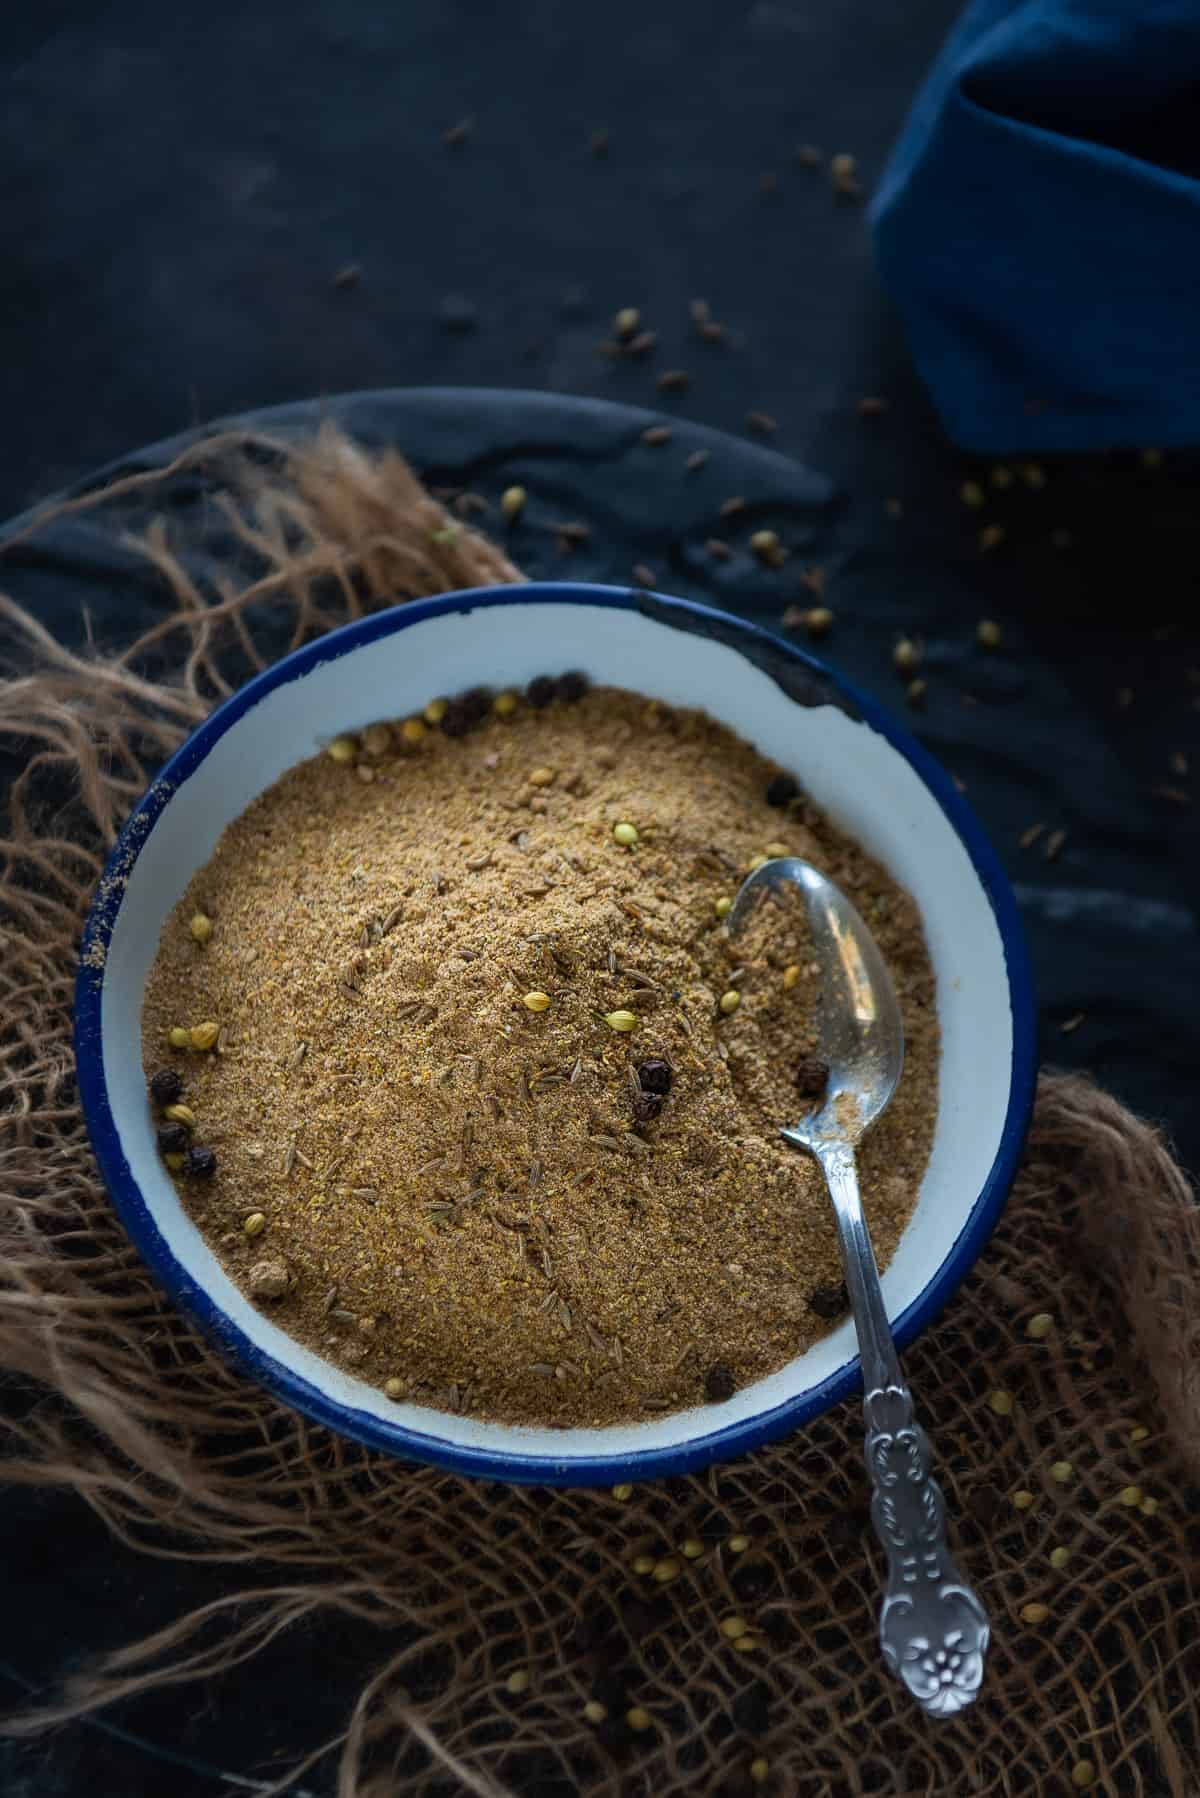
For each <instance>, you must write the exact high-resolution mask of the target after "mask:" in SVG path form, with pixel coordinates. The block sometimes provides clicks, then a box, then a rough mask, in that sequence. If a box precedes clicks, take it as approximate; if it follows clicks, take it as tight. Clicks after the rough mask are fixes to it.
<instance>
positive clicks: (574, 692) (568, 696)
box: [555, 668, 592, 705]
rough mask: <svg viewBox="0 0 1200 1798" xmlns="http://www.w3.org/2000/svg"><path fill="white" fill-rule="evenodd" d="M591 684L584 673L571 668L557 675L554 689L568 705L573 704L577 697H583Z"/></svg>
mask: <svg viewBox="0 0 1200 1798" xmlns="http://www.w3.org/2000/svg"><path fill="white" fill-rule="evenodd" d="M591 684H592V683H591V681H590V680H589V679H588V677H587V675H586V674H581V673H580V671H579V670H578V669H577V668H573V669H571V671H570V672H569V673H568V674H560V675H559V677H558V680H557V681H556V682H555V690H556V692H557V693H558V697H559V698H560V699H565V700H566V702H567V704H568V705H574V704H575V701H576V700H577V699H582V698H583V696H584V694H585V693H586V692H587V690H588V688H589V687H590V686H591Z"/></svg>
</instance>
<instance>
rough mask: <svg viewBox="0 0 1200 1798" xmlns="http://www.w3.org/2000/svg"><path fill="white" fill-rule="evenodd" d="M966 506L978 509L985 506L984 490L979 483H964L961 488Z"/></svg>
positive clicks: (960, 492)
mask: <svg viewBox="0 0 1200 1798" xmlns="http://www.w3.org/2000/svg"><path fill="white" fill-rule="evenodd" d="M959 494H960V495H961V497H962V502H963V505H964V506H972V507H976V508H978V507H979V506H981V505H982V504H983V488H982V487H981V486H980V485H979V482H978V481H964V482H963V484H962V486H961V487H960V488H959Z"/></svg>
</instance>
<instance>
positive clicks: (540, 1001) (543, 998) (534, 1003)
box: [521, 987, 550, 1011]
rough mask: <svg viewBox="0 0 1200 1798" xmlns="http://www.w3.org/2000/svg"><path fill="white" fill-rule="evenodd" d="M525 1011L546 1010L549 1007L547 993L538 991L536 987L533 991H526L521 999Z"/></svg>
mask: <svg viewBox="0 0 1200 1798" xmlns="http://www.w3.org/2000/svg"><path fill="white" fill-rule="evenodd" d="M521 1004H522V1005H523V1006H524V1007H525V1009H526V1011H548V1010H549V1009H550V995H549V993H543V992H540V991H539V990H538V989H537V988H536V987H535V988H534V990H533V992H531V993H526V994H525V996H524V998H523V999H522V1000H521Z"/></svg>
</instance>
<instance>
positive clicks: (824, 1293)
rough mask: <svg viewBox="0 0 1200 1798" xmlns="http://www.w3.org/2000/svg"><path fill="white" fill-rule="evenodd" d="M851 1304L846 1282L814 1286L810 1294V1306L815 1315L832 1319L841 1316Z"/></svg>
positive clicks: (828, 1319)
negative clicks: (835, 1284)
mask: <svg viewBox="0 0 1200 1798" xmlns="http://www.w3.org/2000/svg"><path fill="white" fill-rule="evenodd" d="M849 1304H850V1295H849V1293H848V1292H847V1291H846V1287H845V1283H844V1282H843V1284H842V1285H840V1286H814V1287H813V1289H812V1291H811V1292H810V1293H809V1295H808V1308H809V1310H810V1311H811V1312H812V1313H813V1315H814V1317H823V1318H825V1319H826V1321H827V1322H828V1321H832V1319H833V1318H835V1317H841V1316H842V1314H843V1312H844V1311H846V1309H847V1308H848V1306H849Z"/></svg>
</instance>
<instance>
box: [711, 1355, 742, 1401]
mask: <svg viewBox="0 0 1200 1798" xmlns="http://www.w3.org/2000/svg"><path fill="white" fill-rule="evenodd" d="M736 1391H737V1380H736V1378H735V1377H734V1374H733V1371H732V1369H731V1368H728V1367H726V1366H725V1365H724V1363H723V1362H721V1361H716V1362H714V1363H713V1365H712V1366H711V1367H710V1368H709V1370H708V1372H707V1373H706V1374H705V1376H704V1396H705V1398H706V1399H707V1401H708V1403H709V1404H710V1405H723V1404H724V1403H725V1400H726V1399H729V1398H732V1397H733V1395H734V1393H735V1392H736Z"/></svg>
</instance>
